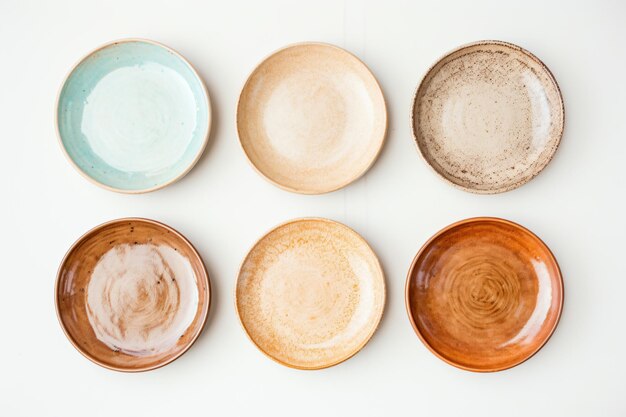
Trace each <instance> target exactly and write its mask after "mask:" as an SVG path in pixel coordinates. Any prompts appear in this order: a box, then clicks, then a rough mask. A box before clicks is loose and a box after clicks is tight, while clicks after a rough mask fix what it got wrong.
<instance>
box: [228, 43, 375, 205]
mask: <svg viewBox="0 0 626 417" xmlns="http://www.w3.org/2000/svg"><path fill="white" fill-rule="evenodd" d="M386 130H387V110H386V106H385V99H384V97H383V93H382V90H381V88H380V86H379V85H378V82H377V81H376V79H375V78H374V76H373V75H372V73H371V72H370V71H369V70H368V68H367V67H366V66H365V64H364V63H363V62H361V61H360V60H359V59H358V58H357V57H355V56H354V55H352V54H350V53H349V52H347V51H345V50H343V49H341V48H339V47H336V46H333V45H327V44H320V43H303V44H296V45H292V46H288V47H286V48H284V49H281V50H279V51H277V52H275V53H274V54H272V55H271V56H269V57H268V58H266V59H265V60H264V61H263V62H261V63H260V64H259V66H258V67H257V68H256V69H255V70H254V71H253V72H252V74H251V75H250V77H249V78H248V81H247V82H246V84H245V85H244V87H243V90H242V92H241V96H240V97H239V104H238V106H237V131H238V133H239V140H240V143H241V146H242V147H243V150H244V152H245V154H246V156H247V157H248V159H249V161H250V162H251V163H252V165H253V166H254V167H255V168H256V170H257V171H258V172H259V173H260V174H261V175H262V176H264V177H265V178H266V179H268V180H269V181H270V182H272V183H274V184H275V185H277V186H279V187H281V188H283V189H285V190H288V191H293V192H297V193H302V194H321V193H326V192H330V191H334V190H337V189H339V188H342V187H344V186H346V185H347V184H349V183H351V182H352V181H355V180H356V179H357V178H359V177H360V176H361V175H363V174H364V173H365V172H366V171H367V170H368V169H369V167H370V166H371V165H372V164H373V163H374V161H375V160H376V157H377V156H378V153H379V152H380V150H381V148H382V146H383V142H384V140H385V133H386Z"/></svg>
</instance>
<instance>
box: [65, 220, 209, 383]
mask: <svg viewBox="0 0 626 417" xmlns="http://www.w3.org/2000/svg"><path fill="white" fill-rule="evenodd" d="M209 301H210V290H209V277H208V275H207V272H206V269H205V267H204V264H203V263H202V259H200V255H199V254H198V252H196V250H195V249H194V248H193V246H192V245H191V243H189V241H187V239H185V238H184V237H183V236H182V235H181V234H180V233H178V232H176V231H175V230H174V229H172V228H170V227H168V226H165V225H164V224H161V223H158V222H155V221H153V220H146V219H136V218H130V219H119V220H113V221H111V222H108V223H105V224H102V225H100V226H97V227H96V228H94V229H92V230H90V231H89V232H87V233H86V234H85V235H83V236H82V237H81V238H80V239H78V241H77V242H76V243H75V244H74V245H73V246H72V248H71V249H70V250H69V251H68V253H67V255H65V258H64V259H63V262H62V263H61V266H60V268H59V273H58V276H57V283H56V294H55V302H56V309H57V314H58V316H59V321H60V323H61V326H62V327H63V330H64V331H65V334H66V335H67V337H68V338H69V340H70V341H71V342H72V344H73V345H74V346H75V347H76V349H78V350H79V351H80V352H81V353H82V354H83V355H84V356H86V357H87V358H88V359H90V360H92V361H93V362H95V363H97V364H99V365H101V366H104V367H106V368H109V369H114V370H117V371H126V372H138V371H147V370H150V369H154V368H158V367H160V366H163V365H165V364H168V363H170V362H172V361H173V360H174V359H176V358H178V357H179V356H180V355H182V354H183V353H185V352H186V351H187V349H189V347H190V346H191V345H192V344H193V342H194V341H195V340H196V338H197V337H198V335H199V334H200V332H201V331H202V328H203V326H204V323H205V321H206V318H207V313H208V310H209Z"/></svg>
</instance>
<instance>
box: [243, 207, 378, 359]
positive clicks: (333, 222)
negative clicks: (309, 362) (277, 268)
mask: <svg viewBox="0 0 626 417" xmlns="http://www.w3.org/2000/svg"><path fill="white" fill-rule="evenodd" d="M306 221H313V222H320V223H328V224H331V225H336V226H339V227H341V228H344V229H346V230H348V231H349V232H352V233H354V235H355V237H356V238H357V239H359V240H360V241H361V242H363V243H364V244H365V246H366V247H367V248H368V249H369V250H370V252H371V253H372V254H373V256H374V260H375V261H376V265H377V267H378V272H379V273H380V277H381V280H382V297H383V300H382V303H381V311H380V315H379V316H378V318H377V321H376V325H375V326H374V328H373V329H372V331H371V333H370V334H368V336H367V337H366V338H365V340H364V341H363V342H362V343H361V344H359V345H358V346H357V348H355V349H354V350H353V351H352V352H351V353H350V354H349V355H348V356H346V357H345V358H342V359H339V360H336V361H332V362H329V363H327V364H322V365H318V366H300V365H295V364H292V363H289V362H286V361H283V360H281V359H278V358H276V357H274V356H272V355H271V354H270V353H268V352H267V351H266V350H265V349H263V348H262V347H261V346H260V345H259V344H258V343H257V342H256V341H255V340H254V339H253V338H252V336H251V335H250V333H249V332H248V329H247V328H246V326H245V325H244V323H243V319H242V318H241V312H240V310H239V303H238V302H237V300H238V297H237V288H238V287H239V280H240V277H241V273H242V270H243V266H244V265H245V263H246V261H247V260H248V258H249V256H250V254H251V253H252V251H253V250H254V249H255V248H256V247H257V246H258V245H259V244H260V243H261V241H263V240H264V239H265V238H266V237H268V236H269V235H271V234H272V233H274V232H275V231H277V230H278V229H281V228H283V227H285V226H288V225H291V224H294V223H299V222H306ZM233 301H234V303H235V312H236V313H237V320H238V321H239V324H240V326H241V328H242V329H243V331H244V333H245V334H246V337H247V338H248V340H249V341H250V342H252V344H253V345H254V346H255V347H256V348H257V350H258V351H260V352H261V353H262V354H263V355H265V356H266V357H268V358H270V359H271V360H272V361H274V362H275V363H278V364H280V365H283V366H286V367H288V368H292V369H297V370H302V371H315V370H320V369H326V368H330V367H333V366H336V365H339V364H340V363H343V362H345V361H347V360H348V359H350V358H352V357H353V356H355V355H356V354H357V353H359V352H360V351H361V350H363V348H365V346H366V345H367V344H368V343H369V341H370V340H371V339H372V337H374V334H375V333H376V332H377V331H378V329H379V327H380V324H381V322H382V319H383V316H384V314H385V310H386V308H387V280H386V277H385V271H384V270H383V267H382V264H381V263H380V259H379V258H378V255H377V254H376V252H375V251H374V249H373V248H372V247H371V246H370V244H369V243H368V242H367V240H365V238H364V237H363V236H361V234H360V233H358V232H356V231H355V230H354V229H352V228H351V227H349V226H346V225H345V224H343V223H341V222H338V221H336V220H331V219H328V218H325V217H297V218H294V219H291V220H287V221H284V222H281V223H279V224H278V225H276V226H274V227H272V228H271V229H270V230H268V231H267V232H265V233H264V234H263V235H261V237H260V238H258V239H257V240H256V241H255V242H254V244H252V246H250V249H249V250H248V252H247V253H246V255H245V256H244V258H243V260H242V261H241V264H240V266H239V268H238V269H237V277H236V279H235V285H234V288H233Z"/></svg>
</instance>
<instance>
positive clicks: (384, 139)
mask: <svg viewBox="0 0 626 417" xmlns="http://www.w3.org/2000/svg"><path fill="white" fill-rule="evenodd" d="M305 46H322V47H327V48H331V49H335V50H338V51H339V52H342V53H344V54H347V55H349V56H350V57H352V58H354V59H356V61H357V62H358V63H360V64H361V65H362V66H363V67H364V68H365V70H366V71H367V72H368V73H369V74H370V75H371V76H372V78H373V79H374V85H375V86H376V88H377V90H378V92H379V93H380V96H381V98H382V101H383V108H384V129H383V133H382V138H381V141H380V145H379V147H378V149H377V151H376V154H375V155H374V157H373V158H372V160H371V161H370V163H369V164H368V165H367V166H366V167H365V169H363V171H362V172H360V173H358V174H357V175H356V176H352V177H350V178H349V179H348V180H347V181H344V182H342V183H341V185H339V186H335V187H332V188H327V189H324V190H322V191H310V190H304V189H302V188H298V187H290V186H287V185H285V184H281V183H279V182H277V181H275V180H273V179H272V178H270V177H269V176H267V175H266V174H265V173H263V172H262V171H261V170H260V169H259V168H258V167H257V166H256V165H255V164H254V162H252V159H251V158H250V155H249V154H248V151H247V150H246V147H245V146H244V144H243V141H242V140H241V128H240V123H239V115H240V113H241V110H240V109H241V96H242V95H243V93H244V91H245V90H246V88H247V87H248V84H249V82H250V79H251V78H252V76H253V75H254V74H255V73H256V72H257V71H258V70H259V68H261V66H262V65H263V64H265V63H266V62H267V61H268V60H269V59H270V58H272V57H273V56H274V55H277V54H279V53H281V52H283V51H285V50H287V49H291V48H298V47H305ZM235 128H236V130H237V142H239V147H240V148H241V150H242V151H243V154H244V155H245V157H246V160H247V161H248V163H249V164H250V165H251V166H252V168H253V169H254V171H256V173H257V174H259V175H260V176H261V178H263V179H265V180H266V181H268V182H269V183H270V184H273V185H275V186H276V187H278V188H280V189H282V190H285V191H289V192H292V193H296V194H303V195H322V194H328V193H332V192H334V191H337V190H340V189H342V188H344V187H347V186H348V185H350V184H352V183H353V182H355V181H357V180H358V179H359V178H361V177H362V176H364V175H365V174H366V173H367V172H368V171H369V170H370V169H371V168H372V166H374V164H375V163H376V161H377V160H378V157H379V156H380V154H381V153H382V150H383V148H384V147H385V143H386V142H387V136H388V135H387V134H388V131H389V112H388V111H387V99H386V98H385V93H384V92H383V89H382V86H381V85H380V82H379V81H378V78H376V76H375V75H374V72H373V71H372V70H371V68H370V67H368V66H367V64H365V62H364V61H363V60H361V58H359V57H358V56H357V55H356V54H353V53H352V52H350V51H348V50H347V49H344V48H342V47H340V46H337V45H334V44H332V43H328V42H321V41H302V42H294V43H290V44H287V45H285V46H283V47H281V48H278V49H275V50H274V51H272V52H270V53H269V54H267V55H265V56H264V57H263V58H262V59H261V60H260V61H259V62H258V63H257V64H256V65H255V66H254V68H253V69H252V70H251V71H250V72H249V74H248V76H247V77H246V80H245V82H244V83H243V85H242V87H241V89H240V92H239V96H238V97H237V104H236V111H235Z"/></svg>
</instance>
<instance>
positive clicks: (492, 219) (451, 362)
mask: <svg viewBox="0 0 626 417" xmlns="http://www.w3.org/2000/svg"><path fill="white" fill-rule="evenodd" d="M478 222H492V223H500V224H505V225H508V226H512V227H514V228H515V229H517V230H519V231H521V232H523V233H525V234H527V235H530V236H531V237H533V238H535V239H537V241H538V242H539V244H540V245H541V246H543V247H544V248H545V249H546V251H547V253H548V255H549V256H550V259H551V260H552V262H554V266H555V267H556V271H557V278H558V279H557V280H556V281H557V287H556V288H557V289H558V292H559V293H560V302H559V305H558V309H557V316H556V320H555V322H554V324H553V326H552V328H551V329H550V331H549V333H548V335H547V337H546V338H545V340H543V341H542V342H541V343H540V344H539V345H538V346H537V347H536V348H535V349H534V350H533V351H532V352H531V353H530V354H529V355H527V356H526V357H524V358H523V359H521V360H519V361H517V362H513V363H511V364H507V365H504V366H496V367H491V368H477V367H472V366H467V365H463V364H460V363H458V362H456V361H454V360H452V359H450V358H447V357H445V356H443V355H442V354H440V353H439V352H438V351H437V350H436V349H435V348H434V347H432V346H431V345H430V344H429V343H428V341H427V340H426V338H425V337H424V336H423V335H422V333H421V332H420V330H419V328H418V326H417V324H416V323H415V319H414V317H413V313H412V312H411V306H410V302H409V286H410V283H411V276H412V273H413V270H414V269H415V266H416V265H417V262H418V260H419V258H420V257H421V255H422V253H423V252H424V251H425V250H426V249H427V248H428V247H429V246H430V245H431V244H432V243H433V242H434V241H435V240H436V239H437V238H439V237H440V236H441V235H443V234H444V233H446V232H448V231H450V230H452V229H454V228H457V227H459V226H462V225H465V224H470V223H478ZM564 301H565V286H564V283H563V273H562V272H561V267H560V266H559V263H558V261H557V259H556V257H555V256H554V253H553V252H552V250H551V249H550V247H549V246H548V245H547V244H546V243H545V242H544V241H543V240H542V239H541V238H540V237H539V236H537V235H536V234H535V233H533V232H532V231H531V230H529V229H528V228H526V227H524V226H522V225H520V224H518V223H515V222H513V221H511V220H507V219H503V218H501V217H489V216H481V217H469V218H466V219H462V220H459V221H456V222H454V223H451V224H449V225H447V226H446V227H444V228H442V229H441V230H439V231H437V232H436V233H435V234H433V235H432V236H431V237H430V238H429V239H428V240H427V241H426V242H425V243H424V244H423V245H422V246H421V247H420V249H419V250H418V251H417V253H416V255H415V256H414V257H413V260H412V261H411V266H410V267H409V270H408V272H407V276H406V282H405V285H404V304H405V309H406V312H407V315H408V318H409V322H410V323H411V327H413V331H414V332H415V334H417V337H418V338H419V339H420V341H421V342H422V344H423V345H424V346H425V347H426V348H427V349H428V350H429V351H430V352H431V353H432V354H433V355H435V356H436V357H437V358H439V359H441V360H442V361H443V362H445V363H447V364H448V365H452V366H454V367H456V368H459V369H462V370H465V371H471V372H477V373H491V372H499V371H504V370H507V369H511V368H514V367H516V366H518V365H521V364H522V363H524V362H526V361H527V360H529V359H530V358H532V357H533V356H535V355H536V354H537V352H539V351H540V350H541V349H542V348H543V347H544V346H545V345H546V343H548V340H550V338H551V337H552V335H553V334H554V332H555V331H556V328H557V327H558V325H559V321H560V320H561V315H562V313H563V304H564Z"/></svg>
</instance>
